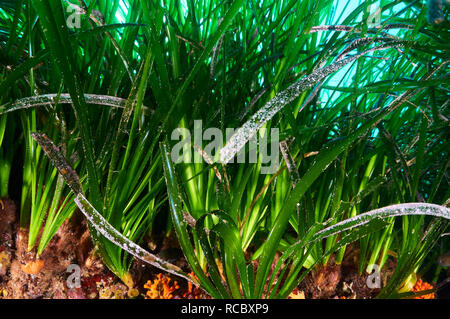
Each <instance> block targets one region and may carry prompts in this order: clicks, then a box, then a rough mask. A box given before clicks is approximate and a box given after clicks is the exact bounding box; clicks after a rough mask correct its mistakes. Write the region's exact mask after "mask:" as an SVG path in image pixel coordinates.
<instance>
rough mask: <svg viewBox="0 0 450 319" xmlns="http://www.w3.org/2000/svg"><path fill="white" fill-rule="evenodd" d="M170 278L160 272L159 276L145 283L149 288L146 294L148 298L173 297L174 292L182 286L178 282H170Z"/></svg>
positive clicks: (146, 287)
mask: <svg viewBox="0 0 450 319" xmlns="http://www.w3.org/2000/svg"><path fill="white" fill-rule="evenodd" d="M170 280H171V279H170V278H169V277H166V276H164V275H163V274H161V273H160V274H158V275H157V278H156V279H155V280H153V281H151V280H149V281H147V283H146V284H145V285H144V288H145V289H148V291H147V294H146V295H145V298H146V299H173V298H174V297H173V294H172V293H173V292H174V291H175V290H177V289H179V288H180V286H178V282H176V281H174V282H173V284H171V283H170Z"/></svg>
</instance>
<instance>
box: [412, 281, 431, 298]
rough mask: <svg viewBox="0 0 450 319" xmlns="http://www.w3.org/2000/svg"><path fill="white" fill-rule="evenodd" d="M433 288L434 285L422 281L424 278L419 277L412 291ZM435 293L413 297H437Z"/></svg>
mask: <svg viewBox="0 0 450 319" xmlns="http://www.w3.org/2000/svg"><path fill="white" fill-rule="evenodd" d="M430 289H433V285H431V284H429V283H427V282H425V281H422V279H419V280H417V281H416V284H415V285H414V287H413V289H412V291H414V292H420V291H425V290H430ZM435 298H436V297H435V295H434V293H432V294H428V295H422V296H417V297H414V298H413V299H435Z"/></svg>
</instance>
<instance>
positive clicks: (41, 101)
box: [0, 93, 148, 115]
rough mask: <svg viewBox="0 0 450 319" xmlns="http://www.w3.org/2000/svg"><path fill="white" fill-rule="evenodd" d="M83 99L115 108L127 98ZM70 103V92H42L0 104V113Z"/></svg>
mask: <svg viewBox="0 0 450 319" xmlns="http://www.w3.org/2000/svg"><path fill="white" fill-rule="evenodd" d="M84 99H85V100H86V103H87V104H96V105H104V106H111V107H115V108H124V107H125V105H126V103H127V100H126V99H122V98H120V97H116V96H109V95H98V94H84ZM56 103H58V104H72V98H71V97H70V94H68V93H63V94H60V95H58V94H44V95H37V96H31V97H25V98H23V99H19V100H16V101H14V102H11V103H7V104H4V105H0V115H1V114H5V113H9V112H14V111H17V110H21V109H29V108H33V107H38V106H44V105H53V104H56ZM143 108H144V111H146V110H147V111H148V108H147V107H146V106H143Z"/></svg>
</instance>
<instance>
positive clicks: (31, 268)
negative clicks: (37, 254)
mask: <svg viewBox="0 0 450 319" xmlns="http://www.w3.org/2000/svg"><path fill="white" fill-rule="evenodd" d="M21 267H22V271H23V272H24V273H26V274H28V275H36V274H38V273H40V272H41V270H42V268H43V267H44V261H43V260H35V261H31V262H29V263H27V264H25V265H21Z"/></svg>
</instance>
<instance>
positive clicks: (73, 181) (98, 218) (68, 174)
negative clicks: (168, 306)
mask: <svg viewBox="0 0 450 319" xmlns="http://www.w3.org/2000/svg"><path fill="white" fill-rule="evenodd" d="M31 136H32V137H33V139H34V140H35V141H36V142H37V143H38V144H39V145H40V146H41V147H42V149H43V150H44V152H45V154H46V155H47V156H48V157H49V158H50V160H51V162H52V164H53V165H54V166H55V167H56V168H57V169H58V171H59V173H60V174H61V175H62V176H63V178H64V180H65V182H66V183H67V184H68V185H69V187H70V188H71V189H72V191H73V192H74V193H75V195H76V198H75V203H76V204H77V206H78V208H79V209H80V210H81V212H82V213H83V214H84V215H85V216H86V218H87V220H88V221H89V223H90V224H91V225H92V226H93V227H94V228H95V229H96V230H97V231H98V232H99V233H100V234H102V235H103V236H104V237H105V238H107V239H108V240H110V241H111V242H112V243H114V244H116V245H117V246H119V247H121V248H122V249H124V250H126V251H127V252H128V253H130V254H131V255H133V256H135V257H136V258H139V259H140V260H142V261H144V262H146V263H148V264H150V265H152V266H154V267H156V268H159V269H161V270H164V271H166V272H168V273H171V274H173V275H176V276H179V277H182V278H184V279H186V280H188V281H190V282H193V283H194V284H197V283H196V282H195V281H193V280H192V278H190V277H189V276H188V275H186V274H185V273H184V272H183V271H182V270H181V269H180V268H179V267H177V266H175V265H173V264H171V263H168V262H166V261H164V260H162V259H160V258H159V257H157V256H156V255H153V254H151V253H149V252H148V251H146V250H145V249H143V248H142V247H140V246H139V245H137V244H135V243H134V242H132V241H131V240H129V239H128V238H127V237H125V236H124V235H123V234H121V233H120V232H119V231H118V230H117V229H115V228H114V227H113V226H112V225H111V224H110V223H108V221H107V220H106V219H105V218H104V217H103V216H102V215H101V214H100V213H99V212H98V211H97V210H96V209H95V208H94V206H92V204H91V203H90V202H89V201H88V200H87V199H86V198H85V197H84V194H83V188H82V186H81V183H80V179H79V177H78V175H77V173H76V172H75V170H74V169H73V168H72V167H71V166H70V165H69V163H68V162H67V160H66V159H65V158H64V156H63V155H62V153H61V152H60V150H59V149H58V147H57V146H56V145H55V144H54V143H53V142H52V140H51V139H50V138H48V137H47V136H46V135H45V134H43V133H35V132H33V133H31Z"/></svg>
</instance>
